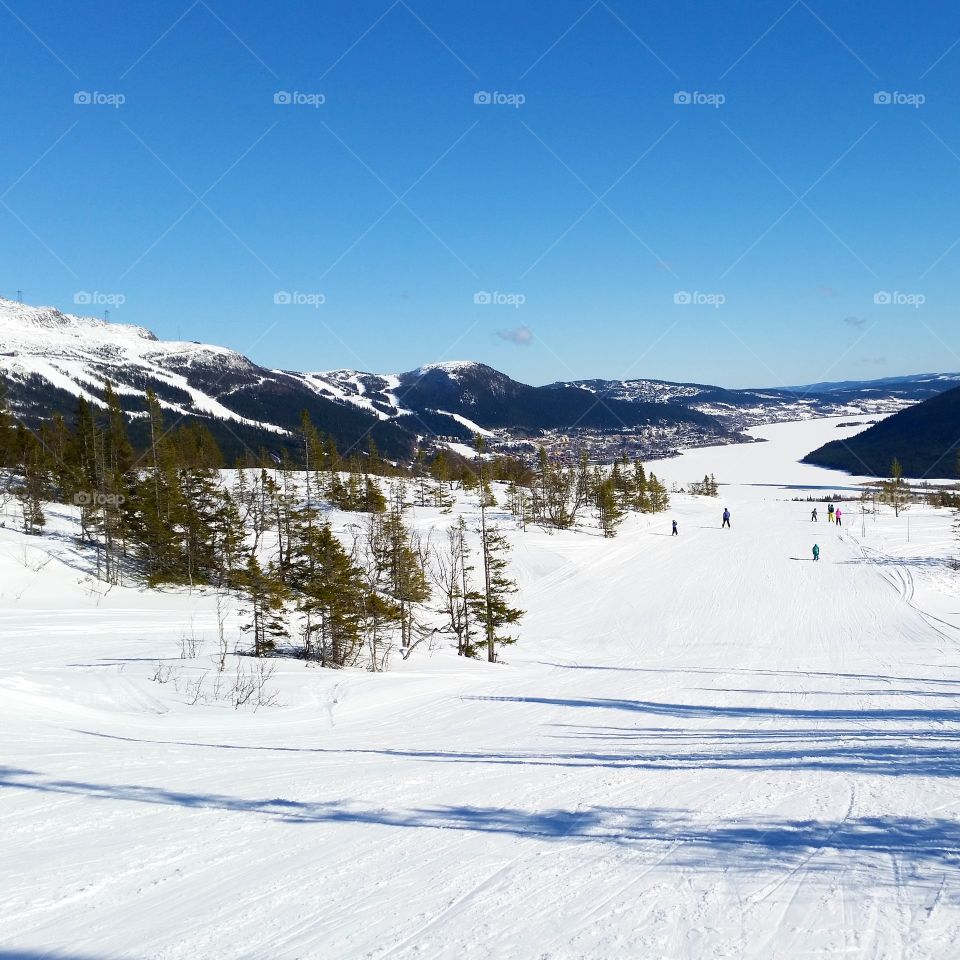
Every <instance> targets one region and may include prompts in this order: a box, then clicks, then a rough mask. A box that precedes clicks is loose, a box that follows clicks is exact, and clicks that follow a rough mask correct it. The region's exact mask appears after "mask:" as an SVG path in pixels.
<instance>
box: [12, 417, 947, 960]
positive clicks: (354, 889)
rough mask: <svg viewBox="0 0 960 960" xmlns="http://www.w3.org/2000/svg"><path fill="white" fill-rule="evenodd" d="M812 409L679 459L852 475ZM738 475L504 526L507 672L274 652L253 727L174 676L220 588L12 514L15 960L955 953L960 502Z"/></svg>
mask: <svg viewBox="0 0 960 960" xmlns="http://www.w3.org/2000/svg"><path fill="white" fill-rule="evenodd" d="M797 426H798V425H794V424H787V425H782V426H779V427H777V426H774V427H768V428H764V430H765V433H766V435H767V436H769V437H770V438H771V439H770V441H769V442H768V443H765V444H757V445H753V446H747V445H744V446H737V447H725V448H719V449H716V450H714V451H712V453H713V454H714V456H712V457H711V451H709V450H707V451H704V450H698V451H693V452H691V453H690V454H688V455H687V457H686V458H680V460H677V461H670V462H667V463H663V464H656V465H655V469H657V472H658V473H659V474H662V475H666V476H671V475H672V474H675V475H676V476H685V477H686V478H687V479H693V478H696V477H698V476H702V475H703V473H704V472H705V469H706V470H709V469H710V466H707V467H706V468H704V467H703V464H704V463H708V462H710V461H711V460H712V461H713V462H714V463H715V462H716V461H717V460H719V459H720V458H728V457H729V458H735V457H736V456H737V455H741V456H743V455H746V456H748V457H750V456H754V457H756V456H759V455H760V454H759V453H758V452H757V451H763V457H764V458H765V461H764V462H765V464H766V467H765V469H767V470H768V471H769V473H768V476H765V477H763V478H762V479H761V482H764V483H765V482H768V481H769V482H773V479H772V478H773V477H775V476H779V477H780V478H781V482H783V483H794V482H797V481H798V480H799V481H800V482H805V483H809V484H812V485H816V486H819V485H829V484H830V483H837V484H838V485H839V486H843V485H845V484H846V483H847V482H848V481H847V480H846V479H845V478H842V477H840V478H838V477H837V475H836V474H832V473H828V472H827V471H822V470H818V468H812V467H809V468H808V467H802V468H800V467H798V466H797V465H795V464H793V463H792V459H793V457H794V456H795V454H794V452H793V448H794V446H799V441H798V439H797V437H796V428H797ZM802 427H803V429H804V430H805V431H808V432H809V431H810V430H812V428H813V425H812V424H803V425H802ZM778 431H779V432H778ZM836 434H837V431H835V429H834V428H833V427H832V425H831V424H829V423H825V424H821V425H820V437H821V438H822V437H823V436H835V435H836ZM804 442H805V441H804ZM818 442H822V439H819V440H818ZM807 449H809V447H807ZM803 452H805V450H804V451H803ZM778 456H779V457H780V461H779V467H778V465H777V459H778ZM687 458H689V459H687ZM730 467H731V470H730V473H729V474H727V473H725V472H724V471H723V470H721V468H720V467H716V468H715V469H716V472H717V476H718V479H720V480H724V479H725V477H727V476H734V475H735V471H733V469H732V467H733V460H732V459H731V460H730ZM797 471H800V473H801V474H802V479H801V478H800V477H798V475H797ZM809 471H816V475H815V474H814V473H811V472H809ZM749 479H750V478H749V477H748V476H738V477H737V480H738V481H739V482H737V483H732V484H730V485H728V486H724V487H723V488H722V493H721V497H722V500H721V501H719V502H718V501H716V500H708V499H693V498H687V497H676V498H675V500H674V508H673V509H672V510H671V512H670V513H669V514H667V515H666V516H665V517H664V516H661V517H658V518H655V519H652V518H647V517H632V518H630V519H629V520H628V521H627V522H626V523H625V524H624V526H623V528H622V530H621V533H620V535H619V536H618V537H617V538H616V539H615V540H613V541H604V540H603V539H602V538H600V537H599V536H596V535H594V534H590V533H585V532H578V533H562V534H554V535H548V534H546V533H544V532H540V531H536V530H529V531H527V532H526V533H520V532H516V533H512V534H511V539H512V540H513V542H514V544H515V551H514V555H513V567H514V571H515V572H516V574H517V576H518V577H519V580H520V583H521V586H522V605H523V606H524V607H525V609H526V610H527V611H528V613H527V616H526V618H525V620H524V622H523V624H522V643H521V644H520V645H518V646H517V647H516V648H514V649H512V650H510V651H508V652H507V654H506V656H505V659H507V660H508V661H509V662H508V663H507V664H501V665H494V666H490V665H486V664H479V663H464V662H462V661H458V660H457V658H455V657H452V656H450V655H449V653H448V652H446V651H444V650H439V649H437V650H434V651H432V652H430V651H427V650H426V649H421V650H418V651H416V652H415V654H414V656H413V657H412V658H411V660H410V661H408V662H406V663H400V662H399V660H398V659H396V660H395V662H394V667H395V670H394V671H393V672H391V673H389V674H385V675H370V674H363V673H351V672H341V673H333V672H328V671H321V670H319V669H313V668H308V667H306V666H304V665H303V664H300V663H294V662H284V663H283V664H282V665H281V669H280V672H279V673H278V675H277V678H276V682H277V686H278V689H279V691H280V696H281V704H280V705H279V706H276V707H273V708H268V709H261V710H259V711H257V712H256V713H253V712H250V711H238V712H235V711H233V710H232V709H229V708H221V707H217V706H203V705H195V706H190V705H189V704H188V703H186V702H185V700H186V698H185V696H184V693H183V689H182V688H181V689H180V690H176V689H174V684H173V683H167V684H158V683H155V682H152V681H151V680H150V675H151V673H152V672H153V671H154V669H155V665H156V661H157V658H158V657H162V658H165V661H164V662H166V663H169V664H170V665H171V667H172V668H173V669H175V670H202V669H209V655H210V653H211V652H212V649H213V639H212V638H213V628H214V612H213V608H212V600H211V598H210V597H207V596H204V595H202V594H200V593H195V594H193V595H187V594H158V593H150V592H140V591H137V590H133V589H124V588H114V589H113V590H110V591H104V590H103V588H102V587H97V586H95V585H94V584H92V583H91V582H90V581H89V580H85V579H84V573H83V567H84V559H83V557H81V556H79V555H78V554H76V553H75V551H74V550H73V548H72V547H71V546H70V544H69V541H67V540H65V539H58V538H45V539H44V540H36V539H35V540H32V541H30V542H29V543H27V541H26V540H25V538H23V537H22V536H20V535H19V534H18V533H15V532H14V531H12V530H10V529H6V530H0V625H2V629H0V638H2V639H0V643H2V644H3V651H4V655H3V658H2V660H0V726H2V729H3V731H4V734H5V735H4V737H3V741H2V742H3V747H2V750H3V755H2V758H0V765H2V772H0V788H2V789H0V818H2V823H3V843H2V845H0V957H3V958H9V957H21V958H40V957H44V958H53V960H120V958H123V960H141V958H151V960H153V958H156V960H173V958H190V960H197V958H250V960H252V958H257V960H259V958H264V960H267V958H269V960H293V958H304V960H305V958H310V960H313V958H324V960H326V958H336V960H340V958H370V960H381V958H391V960H401V958H404V960H409V958H427V957H429V958H468V960H470V958H477V960H480V958H514V957H516V958H538V960H561V958H562V960H568V958H569V960H573V958H591V960H592V958H630V960H634V958H637V960H640V958H642V960H647V958H651V960H652V958H669V960H674V958H678V960H679V958H690V960H700V958H727V957H729V958H734V957H736V958H764V960H768V958H769V960H773V958H778V960H779V958H799V957H834V956H842V957H845V958H891V960H892V958H942V960H951V958H956V957H957V956H960V794H958V791H957V778H958V776H960V760H958V757H960V754H958V752H957V750H958V746H960V665H958V649H960V648H958V640H960V631H958V625H960V604H958V602H957V586H958V580H957V576H958V575H957V574H956V573H955V572H953V571H951V570H949V568H948V566H947V563H946V559H947V558H948V557H949V556H951V555H952V554H953V553H955V549H954V544H953V543H952V541H951V534H950V519H951V518H950V517H949V515H947V514H945V513H942V512H941V513H937V512H935V511H932V510H929V509H926V508H914V510H913V511H911V514H910V515H909V516H910V522H911V528H910V540H909V541H907V539H906V526H905V525H906V518H907V516H908V515H907V514H905V515H904V516H902V517H901V518H899V519H898V520H895V519H894V518H893V517H892V515H891V516H886V515H884V516H882V517H881V518H880V519H878V520H873V519H872V518H871V519H868V520H867V521H866V524H865V525H864V530H865V532H861V524H860V522H859V518H856V519H855V516H854V514H855V511H854V509H853V506H852V505H851V506H850V509H849V510H847V511H846V516H847V525H846V526H845V527H844V528H843V529H842V530H838V529H835V528H833V527H831V526H829V525H828V524H826V523H825V522H823V521H821V522H820V523H819V524H816V525H814V524H812V523H811V522H810V520H809V506H808V505H807V504H805V503H794V502H790V500H789V499H786V498H787V497H788V496H794V495H797V493H796V491H784V490H782V489H777V488H773V487H766V486H763V487H752V486H749V485H747V480H749ZM725 505H727V506H729V507H730V509H731V511H732V514H733V529H732V530H728V531H726V530H725V531H721V530H720V512H721V510H722V509H723V506H725ZM821 513H823V510H821ZM415 517H416V521H417V523H418V525H419V526H421V527H424V528H426V527H429V526H431V525H435V524H439V523H441V522H442V523H448V522H450V520H451V518H442V517H440V516H439V515H437V514H436V513H435V512H433V511H428V510H420V511H417V512H416V514H415ZM672 518H675V519H677V520H678V523H679V528H680V536H679V537H676V538H671V537H670V536H669V528H670V519H672ZM814 539H816V541H817V542H818V543H819V544H820V546H821V548H822V558H821V561H820V562H819V564H814V563H813V562H812V561H811V560H810V559H809V557H810V550H811V547H812V544H813V542H814ZM51 555H52V559H47V558H48V557H50V556H51ZM44 564H46V565H44ZM191 630H192V631H194V633H195V635H197V636H199V637H201V638H204V639H205V646H204V648H203V651H202V652H201V654H200V655H199V656H198V658H197V660H196V662H195V663H194V662H192V661H182V660H180V659H179V654H178V652H177V648H178V638H180V637H181V635H183V634H185V633H187V632H189V631H191Z"/></svg>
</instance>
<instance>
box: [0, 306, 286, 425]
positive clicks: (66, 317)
mask: <svg viewBox="0 0 960 960" xmlns="http://www.w3.org/2000/svg"><path fill="white" fill-rule="evenodd" d="M0 349H2V353H0V372H3V373H5V374H6V375H7V376H8V377H10V378H11V379H12V380H14V381H17V380H26V379H28V378H30V377H31V376H39V377H41V378H44V379H47V380H49V381H50V382H52V383H53V384H54V385H55V386H57V387H59V388H60V389H62V390H64V391H65V392H67V393H71V394H73V395H75V396H78V397H84V399H86V400H88V401H89V402H90V403H93V404H95V405H97V406H103V405H104V404H103V402H102V401H101V400H100V399H99V397H98V395H97V393H96V392H94V391H99V390H101V389H102V387H103V383H104V381H105V380H109V381H110V382H111V383H112V384H114V386H115V389H116V390H117V392H118V393H121V394H123V393H127V394H129V393H131V392H132V393H137V394H142V393H143V390H142V389H139V390H138V389H137V388H135V387H132V386H131V385H130V383H129V380H130V373H131V372H133V371H135V372H136V373H138V374H139V375H141V376H146V377H147V378H148V379H150V380H154V381H157V382H159V383H161V384H165V385H166V386H168V387H171V388H173V389H174V390H177V391H182V392H183V393H185V394H186V395H187V397H188V398H189V399H188V402H187V404H186V405H182V404H177V403H173V402H170V401H167V400H165V399H164V398H163V397H161V398H160V403H161V405H162V406H164V407H166V408H167V409H169V410H173V411H175V412H177V413H181V414H182V413H185V412H187V411H196V412H200V413H202V414H206V415H209V416H213V417H219V418H221V419H224V420H234V421H237V422H240V423H248V424H251V425H256V426H266V427H267V429H274V430H277V431H279V430H280V428H279V427H275V426H273V425H270V424H260V423H259V422H257V421H253V420H250V419H248V418H246V417H242V416H240V415H238V414H237V413H235V412H234V411H232V410H230V409H229V408H228V407H226V406H225V405H224V404H222V403H220V402H219V400H217V399H216V398H215V397H213V396H211V395H209V394H207V393H205V392H203V391H202V390H200V389H197V388H195V387H194V386H192V385H191V382H190V376H189V374H190V372H191V370H194V369H196V370H201V371H205V372H211V371H213V372H214V374H215V375H219V376H220V377H221V379H222V378H225V377H226V376H228V375H234V376H235V375H238V374H239V375H244V374H245V375H249V374H251V373H253V372H254V371H255V370H256V368H255V366H254V364H252V363H251V362H250V361H249V360H248V359H247V358H246V357H243V356H241V355H240V354H239V353H236V352H235V351H233V350H228V349H226V348H225V347H216V346H212V345H209V344H195V343H186V342H179V341H161V340H158V339H157V338H156V336H154V334H152V333H151V332H150V331H149V330H147V329H145V328H144V327H136V326H128V325H126V324H119V323H107V322H105V321H103V320H98V319H96V318H93V317H78V316H73V315H71V314H63V313H60V312H59V311H57V310H55V309H53V308H51V307H31V306H27V305H25V304H20V303H15V302H14V301H11V300H4V299H2V298H0ZM91 388H93V391H91Z"/></svg>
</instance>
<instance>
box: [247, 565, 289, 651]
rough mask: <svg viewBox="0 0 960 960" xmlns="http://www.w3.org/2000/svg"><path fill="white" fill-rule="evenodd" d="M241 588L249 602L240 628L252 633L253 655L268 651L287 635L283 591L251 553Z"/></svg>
mask: <svg viewBox="0 0 960 960" xmlns="http://www.w3.org/2000/svg"><path fill="white" fill-rule="evenodd" d="M241 584H242V589H243V593H244V595H245V597H246V601H247V604H248V605H249V609H248V615H249V618H250V619H249V620H248V622H247V623H245V624H243V625H242V626H241V627H240V629H241V631H243V632H244V633H250V634H252V639H253V651H252V652H253V655H254V656H255V657H263V656H266V655H267V654H269V653H272V652H273V651H274V650H276V648H277V644H278V643H279V642H281V641H283V640H285V639H286V638H287V636H288V634H287V624H286V608H285V603H286V599H287V591H286V588H285V587H284V585H283V583H282V582H281V580H280V579H279V577H277V576H276V573H275V571H274V570H270V569H268V570H266V571H265V570H264V569H263V568H262V567H261V566H260V562H259V561H258V560H257V558H256V557H255V556H254V555H253V554H251V555H250V557H249V558H248V560H247V565H246V569H245V570H244V573H243V577H242V581H241Z"/></svg>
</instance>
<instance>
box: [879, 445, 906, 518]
mask: <svg viewBox="0 0 960 960" xmlns="http://www.w3.org/2000/svg"><path fill="white" fill-rule="evenodd" d="M880 501H881V503H885V504H887V506H889V507H893V513H894V516H896V517H899V516H900V511H901V510H905V509H906V508H907V507H908V506H909V503H910V486H909V484H908V483H907V482H906V480H904V479H903V467H901V466H900V461H899V460H898V459H896V458H894V460H893V463H891V464H890V479H889V480H885V481H884V482H883V483H882V484H881V485H880Z"/></svg>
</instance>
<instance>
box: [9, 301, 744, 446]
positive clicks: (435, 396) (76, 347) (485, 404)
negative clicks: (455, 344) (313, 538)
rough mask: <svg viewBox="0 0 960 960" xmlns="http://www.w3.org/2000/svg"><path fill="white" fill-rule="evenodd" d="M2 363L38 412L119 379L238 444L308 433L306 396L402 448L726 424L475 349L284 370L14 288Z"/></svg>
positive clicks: (325, 414) (325, 411) (134, 412)
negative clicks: (433, 440)
mask: <svg viewBox="0 0 960 960" xmlns="http://www.w3.org/2000/svg"><path fill="white" fill-rule="evenodd" d="M0 376H2V378H3V380H4V382H5V383H6V385H7V388H8V394H9V398H10V402H11V404H12V406H13V408H14V410H15V411H16V412H17V414H18V415H19V416H21V417H23V418H24V419H26V420H28V421H31V420H32V421H38V420H40V419H42V418H43V417H45V416H49V414H50V412H51V411H55V410H59V411H62V412H65V413H69V412H70V411H71V410H72V409H73V407H74V406H75V404H76V399H77V398H78V397H83V398H84V399H86V400H87V401H88V402H90V403H92V404H94V405H100V406H103V405H104V402H103V393H104V387H105V385H106V383H107V382H109V383H110V384H111V385H112V386H113V389H114V390H115V391H116V392H117V394H118V395H119V396H120V398H121V402H122V403H123V406H124V409H125V410H126V411H127V412H128V413H129V414H130V416H131V419H132V420H134V422H136V420H137V419H138V418H141V417H142V416H143V414H144V412H145V410H146V392H147V390H152V391H153V392H154V393H155V394H156V395H157V397H158V399H159V401H160V403H161V404H162V405H163V407H164V408H165V409H166V410H167V411H169V413H170V415H171V416H172V417H200V418H204V419H206V420H207V421H209V423H210V424H211V425H212V426H213V427H215V428H216V430H215V432H216V433H217V436H218V439H219V440H221V442H224V441H225V442H226V443H227V446H228V447H230V448H231V450H232V449H233V448H235V447H237V446H240V447H241V448H242V447H252V448H254V449H256V448H257V447H259V446H267V447H283V446H285V445H291V444H293V443H295V442H296V441H295V437H294V434H295V431H296V430H297V427H298V425H299V421H300V414H301V411H302V410H304V409H306V410H308V411H309V412H310V415H311V417H312V419H313V421H314V423H315V424H316V425H317V427H318V428H319V429H320V430H322V431H323V432H325V433H330V434H332V435H333V436H334V437H335V438H336V439H337V441H338V444H340V445H341V449H349V448H357V447H358V446H360V448H361V449H365V448H366V443H367V437H368V436H370V437H373V439H374V440H375V441H376V443H377V445H378V446H379V447H380V449H381V450H384V451H386V452H388V453H390V454H391V455H395V456H405V455H409V454H410V453H411V452H412V450H413V447H414V445H415V443H416V440H417V437H422V436H430V435H435V436H440V437H446V438H448V439H451V440H454V441H456V440H469V439H470V438H471V436H472V435H473V434H475V433H477V432H491V431H499V432H501V433H502V434H503V436H504V438H505V439H513V438H516V437H530V436H535V435H538V434H539V433H540V432H541V431H544V430H553V431H563V430H573V429H581V430H596V431H617V430H624V429H627V430H632V429H635V428H638V427H646V426H652V425H663V426H668V427H675V426H677V425H683V426H684V427H688V428H690V429H691V430H695V431H698V432H699V433H698V435H699V436H702V437H714V438H716V439H723V438H724V437H725V436H726V431H725V430H724V428H723V427H722V426H721V425H720V424H719V423H718V422H717V421H716V420H715V419H713V418H712V417H710V416H706V415H704V414H702V413H700V412H699V411H694V410H688V409H686V408H684V407H682V406H678V405H675V404H671V403H666V404H647V403H642V402H636V401H632V400H631V401H625V400H624V401H621V400H618V399H605V400H604V401H603V402H597V400H596V398H594V397H591V396H590V395H589V394H585V393H584V391H583V390H580V389H578V388H576V387H567V386H548V387H532V386H528V385H527V384H523V383H519V382H517V381H515V380H512V379H511V378H510V377H508V376H506V375H505V374H503V373H500V372H499V371H497V370H494V369H492V368H491V367H488V366H486V365H484V364H481V363H475V362H472V361H455V362H445V363H428V364H424V365H423V366H420V367H418V368H417V369H416V370H411V371H408V372H406V373H399V374H375V373H367V372H362V371H354V370H334V371H329V372H306V373H299V372H296V371H288V370H271V369H267V368H265V367H261V366H259V365H257V364H256V363H254V362H253V361H252V360H250V359H249V358H247V357H245V356H243V355H241V354H239V353H237V352H235V351H233V350H229V349H226V348H224V347H217V346H211V345H208V344H202V343H195V342H190V341H161V340H158V339H157V337H156V336H155V335H154V334H153V333H151V332H150V331H149V330H146V329H144V328H143V327H135V326H127V325H124V324H116V323H106V322H105V321H103V320H99V319H94V318H90V317H79V316H73V315H71V314H65V313H62V312H60V311H59V310H56V309H54V308H52V307H32V306H27V305H24V304H20V303H15V302H13V301H10V300H2V299H0ZM231 438H232V442H231Z"/></svg>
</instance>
